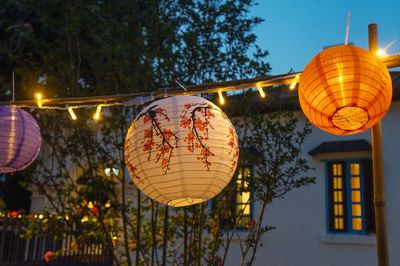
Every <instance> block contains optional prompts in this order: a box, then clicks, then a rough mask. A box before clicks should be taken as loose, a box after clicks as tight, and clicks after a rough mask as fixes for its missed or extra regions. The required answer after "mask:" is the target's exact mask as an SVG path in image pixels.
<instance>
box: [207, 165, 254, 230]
mask: <svg viewBox="0 0 400 266" xmlns="http://www.w3.org/2000/svg"><path fill="white" fill-rule="evenodd" d="M251 176H252V168H251V167H248V166H245V167H241V168H239V169H238V170H237V176H236V179H235V180H236V182H235V183H231V184H230V185H229V187H228V188H227V189H225V191H224V192H223V193H221V195H219V196H218V197H217V199H215V200H214V201H213V209H214V210H215V211H218V212H219V215H222V216H220V226H221V228H223V229H228V230H229V229H233V227H234V226H235V228H236V229H247V228H249V227H250V226H251V223H252V218H253V206H252V195H251Z"/></svg>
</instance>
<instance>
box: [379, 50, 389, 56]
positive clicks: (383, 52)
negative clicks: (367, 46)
mask: <svg viewBox="0 0 400 266" xmlns="http://www.w3.org/2000/svg"><path fill="white" fill-rule="evenodd" d="M376 55H377V56H378V57H386V56H388V54H387V53H386V50H385V49H378V51H376Z"/></svg>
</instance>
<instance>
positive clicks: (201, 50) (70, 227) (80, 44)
mask: <svg viewBox="0 0 400 266" xmlns="http://www.w3.org/2000/svg"><path fill="white" fill-rule="evenodd" d="M253 5H254V2H253V1H251V0H241V1H239V0H226V1H200V0H195V1H194V0H191V1H184V0H179V1H178V0H162V1H154V0H150V1H144V0H132V1H127V0H113V1H111V0H105V1H89V0H84V1H78V0H70V1H63V0H54V1H35V0H19V1H14V0H5V1H2V3H1V4H0V15H1V16H0V36H1V38H2V44H1V46H0V63H1V64H0V95H1V97H2V98H3V99H8V98H9V97H10V96H9V94H10V91H11V80H10V76H11V74H10V72H11V70H15V72H16V76H17V85H18V86H17V99H29V98H31V97H32V95H33V93H34V91H36V90H37V89H40V90H42V91H43V92H44V94H45V96H47V97H53V96H54V97H61V96H64V97H67V96H88V95H99V94H115V93H126V92H139V91H151V90H154V89H155V88H157V87H168V86H170V85H174V84H175V80H178V81H180V82H181V83H183V84H193V83H197V84H198V83H206V82H210V81H224V80H232V79H239V78H246V77H254V76H257V75H266V74H267V73H268V71H269V70H270V68H269V65H268V63H266V56H267V54H268V53H267V52H266V51H263V50H261V49H260V48H259V47H258V46H257V45H256V36H255V35H254V34H253V33H252V30H253V28H254V27H255V26H257V25H258V24H259V23H261V22H262V20H261V19H260V18H257V17H255V18H253V17H250V16H249V8H250V7H251V6H253ZM137 111H138V108H136V107H133V108H132V107H129V108H127V107H114V108H110V109H109V110H108V111H106V112H104V114H103V117H102V119H101V122H99V123H95V122H93V121H92V120H91V117H90V114H89V113H88V112H87V110H78V111H76V112H77V114H78V120H77V121H74V122H72V121H70V118H69V117H68V114H67V113H66V112H65V111H62V112H60V111H58V110H46V111H43V112H42V111H41V110H39V111H38V112H36V113H35V115H36V116H37V118H38V122H39V123H40V126H41V129H42V137H43V142H44V145H43V151H42V156H41V158H42V159H41V160H40V161H39V163H38V166H37V167H36V168H35V174H33V175H32V178H31V183H32V184H33V185H35V186H36V187H37V188H39V190H40V192H41V193H42V194H43V195H45V196H46V198H47V199H48V201H49V202H50V204H51V207H50V208H49V209H48V210H46V211H45V212H44V216H45V218H44V219H41V220H38V219H35V218H34V217H33V218H32V217H30V218H29V221H28V223H27V225H28V226H29V227H28V230H27V231H26V232H25V233H26V235H27V236H31V235H37V234H51V235H54V236H55V237H58V238H61V237H62V236H63V235H65V234H68V235H72V236H73V237H74V240H75V243H76V245H74V248H79V247H81V246H82V245H85V244H87V243H106V244H107V246H108V247H109V248H110V250H111V251H112V257H113V260H114V263H115V264H116V265H125V264H126V265H143V264H144V265H154V264H157V265H167V264H173V263H174V264H183V265H203V264H208V265H216V264H218V263H222V264H223V263H224V258H226V256H224V254H226V251H227V250H228V248H229V245H225V243H229V242H228V241H229V237H230V233H231V232H224V231H223V230H220V229H221V228H220V227H219V224H220V221H219V219H220V218H221V217H224V216H232V217H236V216H237V214H236V213H232V212H229V211H228V212H227V211H226V208H225V210H223V209H220V210H217V209H215V210H214V211H213V212H210V211H209V209H208V208H207V206H206V203H203V204H200V205H198V206H192V207H188V208H181V209H171V208H168V207H165V206H161V205H159V204H158V203H156V202H154V201H152V200H150V199H149V198H147V197H145V196H143V195H142V194H141V193H140V192H139V191H137V190H136V189H135V188H134V187H132V184H131V182H130V181H129V177H128V176H127V175H126V172H125V171H124V168H125V165H124V160H123V143H124V137H125V133H126V130H127V127H128V125H129V123H130V121H131V120H132V119H133V117H134V116H135V115H136V113H137ZM258 119H261V118H258ZM254 121H256V120H254ZM274 121H275V120H274ZM276 121H279V119H278V120H276ZM294 122H295V121H293V120H290V123H289V122H288V124H285V125H280V124H276V127H282V128H290V127H291V126H293V123H294ZM260 123H264V124H263V125H265V124H266V123H267V121H264V120H262V121H261V120H260ZM271 123H272V122H271ZM276 123H278V122H276ZM248 127H250V125H248ZM252 130H253V131H254V134H256V133H257V132H258V131H257V128H252ZM262 130H266V129H265V128H263V129H259V131H260V132H262ZM273 133H274V134H277V133H278V132H277V131H275V132H273ZM273 133H271V134H273ZM285 133H287V134H289V135H290V134H292V133H290V132H289V131H288V130H286V131H285ZM304 135H306V134H304ZM255 136H257V135H254V136H253V137H255ZM249 138H250V136H247V135H246V137H245V138H243V143H244V145H248V144H246V143H249V141H250V139H249ZM282 138H283V137H282V136H280V137H279V138H278V137H277V140H282ZM293 138H294V139H299V136H293ZM257 140H258V139H257ZM260 141H261V139H260ZM299 141H300V140H299ZM282 145H284V143H282ZM260 147H261V146H260ZM285 147H286V148H290V149H294V148H293V147H287V146H285ZM276 152H277V151H276ZM263 156H264V155H263ZM279 156H286V155H285V154H279ZM253 159H254V160H255V161H256V162H257V163H258V164H259V165H258V166H259V168H260V169H263V168H262V167H263V165H262V162H261V161H262V160H261V159H262V157H260V158H253ZM284 159H285V160H286V161H284V162H282V165H279V166H282V167H283V165H284V164H283V163H288V162H289V163H290V162H292V161H290V160H291V159H289V158H286V157H285V158H284ZM282 160H283V159H282ZM105 168H111V169H112V168H115V169H118V170H119V171H113V170H112V171H110V173H112V174H111V175H107V174H105V172H104V169H105ZM72 169H74V171H72ZM266 169H267V170H268V168H266ZM279 169H280V168H279ZM293 169H295V170H293V171H292V173H284V174H286V175H289V174H292V175H293V174H295V172H296V171H300V170H306V169H305V168H304V169H303V168H301V167H300V169H299V166H296V167H295V168H293ZM260 171H261V170H260ZM265 171H266V170H265ZM265 171H264V172H260V173H259V174H260V176H261V177H266V176H270V173H269V172H265ZM268 171H269V170H268ZM279 173H280V172H274V173H273V174H275V175H277V174H279ZM261 177H260V180H258V181H260V182H261V183H260V187H259V188H258V189H257V192H256V195H257V199H258V200H260V201H261V202H266V204H267V203H269V202H270V201H271V200H272V198H273V196H274V195H272V196H271V195H269V194H268V195H265V194H263V193H264V190H263V188H264V189H265V187H263V186H265V185H269V184H265V182H266V181H265V180H264V179H263V178H261ZM273 177H274V178H275V179H276V180H281V179H279V178H278V177H277V176H273ZM258 181H257V182H258ZM304 181H307V180H304ZM234 182H235V181H233V183H232V184H233V185H232V184H231V185H230V188H228V189H227V191H226V193H231V194H232V193H235V191H236V189H235V188H234ZM262 182H264V183H262ZM296 184H297V183H296ZM261 185H262V186H261ZM299 185H300V184H299ZM290 186H291V187H292V184H290ZM132 192H134V193H132ZM276 195H277V194H276ZM271 197H272V198H271ZM222 198H223V195H221V197H220V199H221V200H223V199H222ZM228 198H229V197H226V199H228ZM225 204H229V203H227V202H226V203H225ZM221 206H222V205H221ZM215 213H217V215H215ZM261 219H262V218H261ZM261 222H262V220H261V221H260V222H259V223H257V224H256V226H255V227H254V228H253V229H251V230H249V233H250V235H251V238H250V235H249V239H250V240H255V241H256V242H257V243H258V241H259V237H260V235H261V233H262V232H264V230H263V229H262V228H261V227H259V226H261ZM232 232H234V231H232ZM206 236H212V237H211V238H208V237H207V238H206ZM224 239H227V240H228V241H227V242H224V241H225V240H224ZM223 240H224V241H223ZM243 247H244V249H243V250H244V251H246V250H247V251H246V252H244V253H246V256H245V255H243V257H245V258H247V256H249V255H247V254H252V255H251V260H250V262H251V261H252V260H253V258H254V254H255V252H256V248H257V244H256V245H255V246H253V245H247V246H246V245H244V246H243ZM71 248H72V247H71ZM221 252H222V259H220V257H219V254H221ZM249 252H250V253H249Z"/></svg>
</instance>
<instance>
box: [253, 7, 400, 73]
mask: <svg viewBox="0 0 400 266" xmlns="http://www.w3.org/2000/svg"><path fill="white" fill-rule="evenodd" d="M258 2H259V5H258V6H255V7H254V8H253V9H252V15H256V16H260V17H262V18H264V19H265V21H264V22H263V23H262V24H261V25H260V26H258V27H257V28H256V29H255V31H254V32H255V33H256V34H257V36H258V41H257V43H258V44H259V45H260V46H261V48H263V49H266V50H268V51H269V53H270V54H269V56H268V59H267V61H268V62H269V63H270V64H271V67H272V72H271V74H280V73H286V72H288V71H289V70H290V69H291V68H292V69H293V70H294V71H302V70H303V68H304V67H305V65H306V64H307V63H308V62H309V61H310V60H311V59H312V58H313V57H314V56H315V55H316V54H317V53H318V52H320V51H321V50H322V48H323V47H324V46H329V45H333V44H339V43H344V40H345V34H346V23H347V13H348V10H350V11H351V24H350V34H349V42H352V43H353V44H355V45H357V46H360V47H363V48H365V49H368V24H369V23H377V24H378V36H379V37H378V38H379V47H380V48H383V47H385V46H386V45H388V44H389V43H390V42H391V41H393V40H395V39H397V41H396V42H395V43H394V44H393V45H392V46H391V47H390V48H389V49H388V53H389V54H390V53H400V0H381V1H377V0H365V1H362V0H358V1H357V0H348V1H345V0H336V1H335V0H321V1H312V0H302V1H300V0H292V1H289V0H275V1H272V0H258Z"/></svg>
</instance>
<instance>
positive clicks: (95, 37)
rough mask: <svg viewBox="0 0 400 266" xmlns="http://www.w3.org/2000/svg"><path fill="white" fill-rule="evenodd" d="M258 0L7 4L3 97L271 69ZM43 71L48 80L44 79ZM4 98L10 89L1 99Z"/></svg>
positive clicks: (139, 87)
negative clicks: (254, 11) (260, 36)
mask: <svg viewBox="0 0 400 266" xmlns="http://www.w3.org/2000/svg"><path fill="white" fill-rule="evenodd" d="M253 5H254V3H253V1H249V0H246V1H243V0H242V1H238V0H228V1H200V0H197V1H178V0H163V1H143V0H134V1H126V0H119V1H89V0H84V1H63V0H52V1H36V0H17V1H16V0H4V1H2V2H1V4H0V15H1V18H2V19H0V36H1V38H2V44H1V45H0V66H1V67H0V68H1V69H0V95H4V94H6V92H7V91H10V88H11V79H10V78H11V70H13V69H14V70H15V71H16V75H17V81H18V82H17V85H18V88H17V92H18V94H17V99H18V98H19V99H22V98H32V96H33V93H34V91H35V90H37V89H43V90H44V91H45V96H47V97H52V96H59V97H61V96H65V97H66V96H81V95H99V94H110V93H113V94H115V93H126V92H135V91H143V90H145V91H151V90H153V89H154V88H155V87H157V86H167V85H174V84H175V79H177V80H179V81H180V82H183V83H185V84H189V83H204V82H209V81H217V80H220V81H224V80H228V79H237V78H244V77H249V76H255V75H265V74H266V73H267V72H268V71H269V69H270V68H269V65H268V63H266V61H265V60H266V56H267V54H268V53H267V52H266V51H263V50H261V49H260V48H259V47H258V46H257V45H256V43H255V42H256V36H255V35H254V34H253V33H252V32H251V31H252V30H253V28H254V27H255V26H256V25H258V24H259V23H261V21H262V20H261V19H260V18H257V17H254V18H251V17H249V16H248V13H249V8H250V7H251V6H253ZM39 77H42V78H43V77H45V79H42V82H41V83H40V84H38V79H39ZM3 97H4V96H3Z"/></svg>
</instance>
